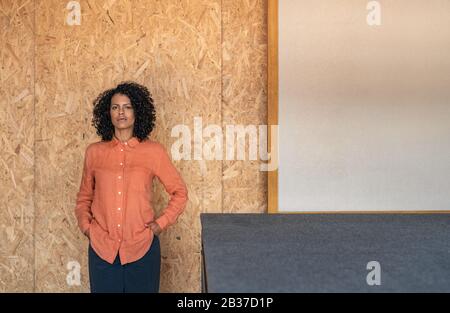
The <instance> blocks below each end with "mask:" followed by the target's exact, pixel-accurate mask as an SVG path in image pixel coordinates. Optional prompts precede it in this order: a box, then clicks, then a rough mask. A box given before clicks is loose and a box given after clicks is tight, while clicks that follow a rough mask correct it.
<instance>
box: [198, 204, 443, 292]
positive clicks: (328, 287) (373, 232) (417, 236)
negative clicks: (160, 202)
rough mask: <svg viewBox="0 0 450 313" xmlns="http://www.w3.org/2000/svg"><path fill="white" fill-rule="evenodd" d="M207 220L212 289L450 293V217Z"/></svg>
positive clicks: (205, 217) (214, 216) (270, 216)
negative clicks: (374, 281)
mask: <svg viewBox="0 0 450 313" xmlns="http://www.w3.org/2000/svg"><path fill="white" fill-rule="evenodd" d="M200 218H201V224H202V243H203V247H204V249H203V253H204V256H205V267H206V280H207V281H206V283H207V288H208V292H436V291H443V292H450V242H449V239H450V215H449V214H211V213H207V214H206V213H204V214H201V217H200ZM370 261H378V262H379V263H380V265H381V285H380V286H369V285H368V284H367V282H366V277H367V275H368V274H369V272H370V270H367V269H366V266H367V263H368V262H370Z"/></svg>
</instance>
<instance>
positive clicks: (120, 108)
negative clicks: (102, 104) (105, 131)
mask: <svg viewBox="0 0 450 313" xmlns="http://www.w3.org/2000/svg"><path fill="white" fill-rule="evenodd" d="M109 112H110V114H111V122H112V123H113V125H114V127H115V128H118V129H121V130H122V129H126V128H131V130H133V127H134V109H133V106H132V105H131V101H130V98H128V97H127V96H125V95H122V94H119V93H117V94H115V95H114V96H113V97H112V98H111V108H110V109H109Z"/></svg>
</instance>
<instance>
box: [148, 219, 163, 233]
mask: <svg viewBox="0 0 450 313" xmlns="http://www.w3.org/2000/svg"><path fill="white" fill-rule="evenodd" d="M145 227H148V228H150V229H151V230H152V232H153V234H155V235H156V236H159V234H161V232H162V229H161V227H159V225H158V223H156V222H150V223H148V224H145Z"/></svg>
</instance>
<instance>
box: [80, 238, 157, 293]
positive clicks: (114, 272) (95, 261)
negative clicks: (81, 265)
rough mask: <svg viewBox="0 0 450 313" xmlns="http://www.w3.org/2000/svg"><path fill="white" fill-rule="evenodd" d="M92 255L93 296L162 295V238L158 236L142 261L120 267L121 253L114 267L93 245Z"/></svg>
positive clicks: (90, 270)
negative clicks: (108, 294) (160, 241)
mask: <svg viewBox="0 0 450 313" xmlns="http://www.w3.org/2000/svg"><path fill="white" fill-rule="evenodd" d="M88 255H89V257H88V258H89V281H90V286H91V293H119V292H120V293H123V292H135V293H144V292H145V293H157V292H159V276H160V268H161V248H160V244H159V238H158V236H154V239H153V242H152V245H151V247H150V249H149V250H148V251H147V253H146V254H145V255H144V256H143V257H142V258H140V259H139V260H137V261H135V262H131V263H128V264H124V265H122V264H120V259H119V254H117V257H116V259H115V260H114V263H113V264H110V263H108V262H106V261H105V260H103V259H101V258H100V257H99V256H98V255H97V253H95V251H94V249H92V247H91V245H89V252H88Z"/></svg>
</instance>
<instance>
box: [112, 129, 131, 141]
mask: <svg viewBox="0 0 450 313" xmlns="http://www.w3.org/2000/svg"><path fill="white" fill-rule="evenodd" d="M114 137H116V138H117V140H120V141H121V142H126V141H128V140H130V139H131V138H132V137H133V133H132V132H130V131H120V130H119V131H117V130H116V132H115V133H114Z"/></svg>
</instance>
